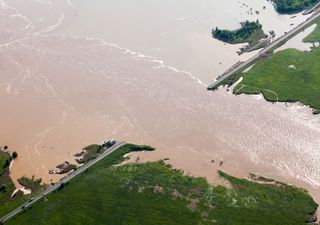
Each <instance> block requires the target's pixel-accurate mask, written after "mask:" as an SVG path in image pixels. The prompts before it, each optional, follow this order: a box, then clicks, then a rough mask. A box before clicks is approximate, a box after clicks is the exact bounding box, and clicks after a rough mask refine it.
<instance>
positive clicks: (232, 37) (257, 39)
mask: <svg viewBox="0 0 320 225" xmlns="http://www.w3.org/2000/svg"><path fill="white" fill-rule="evenodd" d="M212 37H213V38H215V39H218V40H220V41H223V42H226V43H229V44H239V43H248V45H247V46H245V47H244V48H242V49H241V53H243V52H245V51H253V50H255V49H257V48H262V47H264V45H263V44H264V43H263V42H261V40H262V39H265V38H267V35H266V34H265V33H264V32H263V30H262V25H261V24H260V23H259V21H255V22H249V21H245V22H243V23H241V28H239V29H237V30H232V31H230V30H222V29H219V28H218V27H216V28H215V29H213V30H212Z"/></svg>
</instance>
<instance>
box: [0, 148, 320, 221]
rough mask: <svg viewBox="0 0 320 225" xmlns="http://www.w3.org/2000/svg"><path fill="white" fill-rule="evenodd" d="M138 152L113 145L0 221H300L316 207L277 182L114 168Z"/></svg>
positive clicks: (156, 167)
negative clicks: (211, 180) (216, 182)
mask: <svg viewBox="0 0 320 225" xmlns="http://www.w3.org/2000/svg"><path fill="white" fill-rule="evenodd" d="M138 150H139V151H141V150H142V151H143V150H144V148H141V147H137V146H135V145H125V146H123V147H121V148H120V149H118V150H116V151H115V152H113V153H111V154H110V155H109V156H108V157H106V158H104V159H103V160H101V161H100V162H98V163H97V164H95V165H94V166H92V167H90V169H89V170H88V171H87V172H85V173H83V174H80V175H79V176H77V177H75V178H74V179H73V180H72V181H70V182H68V185H65V186H64V187H63V188H61V189H60V190H59V191H56V192H54V193H52V194H50V195H48V196H46V198H45V199H44V200H43V201H40V202H38V203H36V204H35V205H33V206H32V207H31V208H27V209H26V210H25V211H24V212H22V213H20V214H19V215H18V216H16V217H14V218H13V219H11V220H9V221H8V222H6V223H5V224H8V225H9V224H25V225H28V224H30V225H31V224H32V225H37V224H47V225H50V224H68V225H70V224H96V225H99V224H101V225H102V224H108V225H121V224H123V225H125V224H143V225H149V224H150V225H158V224H159V225H163V224H166V225H180V224H184V225H189V224H190V225H194V224H203V225H205V224H217V225H227V224H228V225H236V224H242V225H246V224H247V225H251V224H259V225H264V224H265V225H304V224H305V223H306V221H307V220H308V218H310V216H311V215H312V214H313V213H314V212H315V210H316V207H317V205H316V203H315V202H314V201H313V200H312V198H311V197H310V195H309V194H308V193H307V192H306V191H305V190H303V189H299V188H296V187H294V186H289V185H286V184H283V183H278V184H277V185H274V184H273V185H271V184H258V183H254V182H251V181H248V180H244V179H237V178H234V177H232V176H229V175H227V174H225V173H222V172H220V175H221V177H222V178H223V179H226V180H227V181H228V182H229V183H230V185H231V187H229V188H227V187H224V186H212V185H210V184H208V183H207V181H206V180H205V179H204V178H194V177H190V176H186V175H184V173H183V171H181V170H177V169H173V168H171V166H170V165H168V164H166V163H165V161H158V162H150V163H145V164H125V165H121V166H116V164H119V163H120V162H122V161H123V160H124V157H125V155H126V154H127V153H129V152H132V151H138ZM145 150H152V148H146V149H145Z"/></svg>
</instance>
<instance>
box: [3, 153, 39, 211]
mask: <svg viewBox="0 0 320 225" xmlns="http://www.w3.org/2000/svg"><path fill="white" fill-rule="evenodd" d="M11 160H12V156H11V155H10V154H9V153H7V152H5V151H2V149H1V148H0V217H1V216H3V215H5V214H6V213H8V212H10V211H11V210H13V209H15V208H16V207H18V206H19V205H20V204H22V203H23V202H25V201H28V199H29V198H30V197H31V196H24V195H23V194H22V192H20V191H19V192H17V194H16V195H14V196H11V195H12V193H13V191H14V190H15V186H14V183H13V182H12V180H11V178H10V176H9V166H10V162H11ZM21 181H22V182H23V183H25V184H30V185H31V184H32V190H33V191H34V193H33V194H36V193H37V192H38V191H41V190H42V188H43V187H42V186H41V185H40V183H37V182H36V183H34V182H35V180H33V179H28V178H26V177H24V178H21Z"/></svg>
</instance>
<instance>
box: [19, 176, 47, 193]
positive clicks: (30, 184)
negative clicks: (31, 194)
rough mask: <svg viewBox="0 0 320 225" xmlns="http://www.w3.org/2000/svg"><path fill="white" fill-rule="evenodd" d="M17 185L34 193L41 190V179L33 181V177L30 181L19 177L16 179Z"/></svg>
mask: <svg viewBox="0 0 320 225" xmlns="http://www.w3.org/2000/svg"><path fill="white" fill-rule="evenodd" d="M18 182H19V184H21V185H22V186H24V187H26V188H29V189H31V190H32V191H36V190H38V189H41V188H42V185H41V182H42V179H41V178H40V179H35V178H34V177H32V178H31V179H30V178H28V177H25V176H23V177H21V178H19V179H18Z"/></svg>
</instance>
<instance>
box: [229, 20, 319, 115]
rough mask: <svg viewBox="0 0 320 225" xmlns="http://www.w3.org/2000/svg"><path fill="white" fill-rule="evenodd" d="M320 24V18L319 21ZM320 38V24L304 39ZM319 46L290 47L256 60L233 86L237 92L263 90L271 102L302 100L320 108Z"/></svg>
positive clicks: (255, 92) (251, 92)
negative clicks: (300, 48)
mask: <svg viewBox="0 0 320 225" xmlns="http://www.w3.org/2000/svg"><path fill="white" fill-rule="evenodd" d="M317 23H318V24H320V19H319V20H318V21H317ZM319 39H320V29H319V27H317V28H316V30H315V31H314V32H313V33H312V34H311V35H310V36H308V37H307V38H306V39H305V41H308V42H316V41H319ZM319 61H320V48H319V47H317V48H314V49H313V50H312V51H311V52H302V51H298V50H295V49H287V50H284V51H281V52H279V53H277V54H275V55H272V56H270V57H269V58H267V59H266V60H263V61H261V62H259V63H258V64H256V65H255V66H254V67H253V68H252V69H251V70H250V71H249V72H247V73H246V74H245V75H244V78H243V80H242V81H241V82H240V83H239V84H238V85H237V86H236V87H235V88H234V90H233V92H234V93H235V94H242V93H245V94H260V93H262V94H263V96H264V97H265V99H266V100H268V101H272V102H277V101H279V102H301V103H303V104H305V105H308V106H310V107H311V108H313V109H314V112H318V111H319V109H320V63H319Z"/></svg>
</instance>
